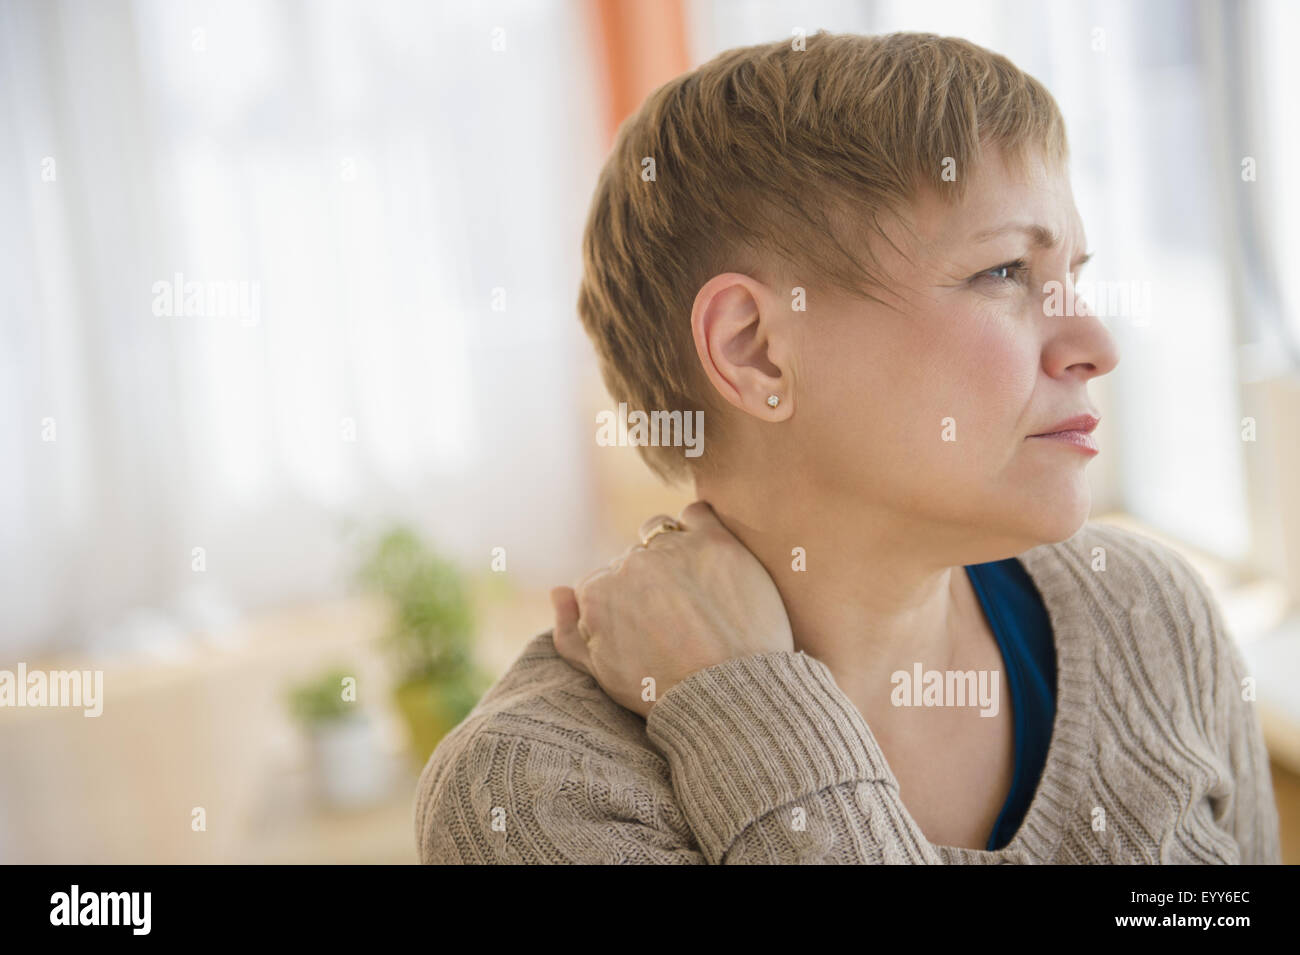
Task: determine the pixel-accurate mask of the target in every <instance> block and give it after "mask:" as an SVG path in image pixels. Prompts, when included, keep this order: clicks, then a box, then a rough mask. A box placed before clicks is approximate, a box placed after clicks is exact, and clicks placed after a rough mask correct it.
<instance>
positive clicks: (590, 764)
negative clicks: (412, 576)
mask: <svg viewBox="0 0 1300 955" xmlns="http://www.w3.org/2000/svg"><path fill="white" fill-rule="evenodd" d="M668 773H669V770H668V767H667V764H666V763H665V762H664V760H663V758H662V757H661V756H660V755H659V753H658V752H657V751H656V750H655V749H654V748H653V747H652V745H651V743H650V741H649V739H648V737H647V736H646V733H645V720H644V719H642V718H641V717H640V716H638V715H636V714H635V713H632V712H630V711H629V710H627V709H625V708H623V707H622V706H619V705H618V704H617V703H615V702H614V701H613V700H612V699H610V698H609V697H608V696H607V695H606V694H605V693H604V691H603V690H601V689H600V687H599V685H598V684H597V683H596V681H595V680H593V679H592V678H591V677H589V676H588V675H587V674H585V673H583V672H581V671H579V670H577V669H575V668H574V667H573V666H571V665H570V664H569V663H568V662H567V661H565V660H564V658H563V657H561V656H560V655H559V654H558V653H557V652H556V650H555V644H554V642H553V640H552V633H551V631H549V630H548V631H546V632H545V633H541V634H538V635H537V636H535V637H533V638H532V639H531V640H530V641H529V642H528V644H527V645H526V646H525V647H524V649H523V650H522V651H521V652H520V654H519V656H518V657H517V658H516V659H515V661H514V662H513V663H512V664H511V665H510V667H509V668H508V669H507V671H506V672H505V673H504V674H503V675H502V676H501V678H500V679H498V680H497V682H496V683H494V684H493V685H492V687H491V688H490V689H489V690H488V691H487V693H485V694H484V696H483V698H482V699H481V700H480V701H479V703H478V704H477V705H476V706H475V707H474V709H473V710H472V711H471V712H470V714H469V715H468V716H467V717H466V718H465V719H464V720H463V721H462V722H461V723H459V724H458V725H457V726H456V727H455V728H454V729H452V730H451V731H450V732H449V733H448V734H447V735H446V736H445V737H443V739H442V741H441V742H439V744H438V746H437V748H436V749H435V750H434V752H433V754H432V755H431V756H430V757H429V760H428V762H427V763H426V764H425V766H424V770H423V771H422V773H421V774H420V779H419V783H418V785H417V789H416V806H415V824H416V836H417V839H418V840H419V845H420V851H421V858H422V859H426V860H427V859H430V858H446V857H448V856H449V854H450V853H451V852H452V849H451V841H454V842H455V843H456V845H455V850H456V851H457V852H459V853H460V854H461V855H464V853H465V852H466V849H465V846H466V845H468V844H471V843H472V844H474V845H478V846H488V845H491V844H492V843H493V842H494V841H495V840H491V839H486V838H484V836H483V833H484V832H485V831H486V830H488V829H490V828H491V826H492V824H493V817H494V815H500V816H501V817H502V819H505V818H507V817H509V818H511V819H513V820H518V819H519V818H520V817H521V816H528V815H531V814H533V813H536V812H539V811H541V808H542V807H543V806H545V807H547V811H548V812H550V813H552V814H553V815H561V814H565V813H567V812H568V810H565V809H563V808H562V804H568V805H570V806H571V809H572V813H573V814H574V817H575V818H576V817H578V816H582V815H586V814H593V815H594V814H597V812H598V811H600V810H602V809H604V808H609V807H602V806H600V805H597V803H600V802H601V801H602V800H603V801H607V802H608V801H612V802H619V801H627V802H629V803H636V804H645V805H656V806H662V804H663V797H665V796H667V795H668V794H669V793H670V792H671V786H670V781H669V775H668ZM638 794H640V795H638ZM641 797H648V798H641ZM449 840H450V841H449ZM444 843H447V844H445V845H444Z"/></svg>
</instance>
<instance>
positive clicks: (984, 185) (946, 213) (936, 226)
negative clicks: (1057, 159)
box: [911, 149, 1083, 250]
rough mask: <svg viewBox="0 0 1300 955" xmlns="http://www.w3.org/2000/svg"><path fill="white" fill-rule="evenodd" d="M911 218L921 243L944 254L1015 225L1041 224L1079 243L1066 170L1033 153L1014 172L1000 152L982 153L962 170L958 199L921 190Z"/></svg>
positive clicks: (1079, 229)
mask: <svg viewBox="0 0 1300 955" xmlns="http://www.w3.org/2000/svg"><path fill="white" fill-rule="evenodd" d="M958 175H961V170H958ZM911 218H912V227H913V228H914V229H915V230H916V232H917V235H918V238H920V239H921V240H922V242H923V243H924V244H926V245H931V246H934V247H936V248H941V249H946V250H952V249H954V248H957V247H961V246H974V245H976V244H978V243H980V242H981V241H983V242H988V241H991V238H990V236H989V235H988V233H990V232H991V231H992V230H995V229H998V228H1000V227H1002V226H1005V225H1008V224H1017V223H1019V224H1026V225H1029V224H1033V225H1041V226H1043V227H1044V228H1046V229H1047V230H1048V232H1050V233H1052V234H1053V235H1054V236H1055V237H1058V238H1060V239H1062V240H1066V241H1069V240H1074V241H1078V242H1082V241H1083V222H1082V220H1081V218H1080V217H1079V212H1078V210H1077V209H1076V208H1075V204H1074V194H1073V191H1072V190H1071V188H1070V177H1069V172H1068V170H1067V169H1065V168H1064V166H1063V165H1059V164H1052V165H1049V164H1047V163H1045V162H1044V160H1043V159H1042V157H1041V156H1039V155H1037V154H1031V155H1030V156H1028V157H1027V158H1026V160H1025V162H1024V164H1023V168H1020V167H1018V166H1016V165H1015V164H1008V163H1007V162H1005V161H1004V159H1003V156H1002V154H1001V152H1000V151H998V150H996V149H987V150H986V151H985V152H984V155H983V157H982V159H981V161H980V162H979V163H978V164H976V165H975V166H974V167H973V168H971V169H969V170H967V182H966V193H965V195H964V196H963V197H962V199H961V201H959V202H949V201H945V200H944V198H943V196H942V194H941V193H940V192H938V191H937V190H936V189H934V188H927V189H925V190H922V192H921V194H920V195H919V196H918V197H917V200H916V201H915V202H914V203H913V205H912V214H911Z"/></svg>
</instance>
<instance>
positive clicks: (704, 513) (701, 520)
mask: <svg viewBox="0 0 1300 955" xmlns="http://www.w3.org/2000/svg"><path fill="white" fill-rule="evenodd" d="M677 519H678V520H679V521H681V522H682V523H683V524H685V525H686V529H687V530H688V531H702V530H709V529H714V528H720V527H722V522H721V521H720V520H718V515H717V514H715V513H714V512H713V505H711V504H710V503H709V502H708V501H692V502H691V503H690V504H687V505H686V506H685V507H684V508H682V513H681V514H680V515H679V516H678V518H677Z"/></svg>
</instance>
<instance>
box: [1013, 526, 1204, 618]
mask: <svg viewBox="0 0 1300 955" xmlns="http://www.w3.org/2000/svg"><path fill="white" fill-rule="evenodd" d="M1021 560H1022V561H1024V562H1025V564H1026V566H1028V567H1030V569H1031V570H1032V571H1035V573H1034V577H1035V580H1036V581H1038V580H1040V579H1041V581H1042V583H1043V585H1044V586H1046V587H1048V588H1084V589H1086V590H1088V591H1090V596H1091V597H1092V598H1093V599H1094V601H1096V602H1100V603H1103V604H1105V605H1106V606H1108V607H1110V608H1112V609H1114V610H1119V611H1130V612H1137V613H1139V614H1140V615H1142V616H1145V614H1146V613H1148V612H1151V613H1155V614H1157V615H1158V616H1160V615H1169V616H1172V617H1173V618H1179V617H1181V616H1183V614H1180V613H1178V612H1177V611H1179V610H1183V611H1186V614H1188V615H1190V616H1191V617H1196V618H1199V617H1202V616H1204V615H1205V614H1206V613H1207V612H1208V611H1209V610H1212V609H1217V606H1216V605H1215V604H1214V595H1213V592H1212V591H1211V589H1210V587H1209V585H1208V584H1207V583H1206V582H1205V579H1204V577H1202V576H1201V574H1200V572H1199V571H1197V570H1196V569H1195V568H1194V567H1193V566H1192V565H1191V563H1190V562H1189V561H1188V560H1187V558H1186V557H1184V556H1183V555H1182V554H1180V553H1179V552H1178V551H1176V550H1174V549H1173V548H1172V547H1170V546H1169V545H1167V544H1164V543H1162V542H1161V541H1158V540H1156V539H1155V538H1153V537H1149V536H1147V535H1146V534H1142V533H1140V532H1138V531H1134V530H1129V529H1128V528H1124V527H1119V526H1117V525H1114V524H1106V523H1103V522H1100V521H1088V522H1087V523H1085V524H1084V526H1083V527H1081V528H1080V529H1079V530H1078V531H1077V532H1076V533H1075V534H1074V535H1073V536H1072V537H1070V538H1069V539H1068V540H1065V541H1061V542H1059V543H1054V544H1044V545H1042V546H1040V547H1036V548H1034V549H1033V550H1030V551H1028V552H1026V553H1025V554H1023V555H1021ZM1141 622H1146V621H1145V620H1144V621H1141ZM1171 622H1180V623H1181V622H1188V621H1185V620H1180V619H1175V620H1173V621H1171ZM1197 622H1198V623H1200V624H1202V625H1204V624H1209V623H1212V622H1213V621H1210V620H1208V619H1201V620H1198V621H1197Z"/></svg>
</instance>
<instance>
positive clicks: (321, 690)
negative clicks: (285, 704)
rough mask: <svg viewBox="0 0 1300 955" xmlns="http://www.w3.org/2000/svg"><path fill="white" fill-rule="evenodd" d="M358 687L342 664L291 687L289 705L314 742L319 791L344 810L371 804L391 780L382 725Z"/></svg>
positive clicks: (314, 770) (327, 800) (380, 795)
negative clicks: (363, 703)
mask: <svg viewBox="0 0 1300 955" xmlns="http://www.w3.org/2000/svg"><path fill="white" fill-rule="evenodd" d="M352 672H355V671H352ZM355 686H356V684H355V681H354V680H353V678H352V677H351V676H350V675H349V673H348V672H347V671H346V670H345V669H344V668H342V667H336V668H335V669H332V670H330V671H329V672H327V673H324V674H322V675H321V676H319V677H317V678H315V679H312V680H308V681H305V682H303V683H299V684H297V685H295V686H293V687H291V688H290V690H289V709H290V711H291V712H292V713H293V715H294V717H295V718H296V719H297V720H298V722H299V724H300V725H301V726H302V727H303V729H304V730H305V731H306V733H307V736H308V739H309V740H310V745H311V750H312V775H313V779H314V783H315V787H316V792H317V795H318V796H319V797H320V798H321V799H322V800H323V801H324V802H325V803H327V804H328V805H331V806H334V807H336V808H342V809H351V808H356V807H358V806H367V805H371V804H372V803H374V802H376V801H377V800H379V799H380V798H381V797H382V796H383V794H384V792H385V790H386V787H387V783H388V777H387V774H386V772H385V768H386V767H385V764H384V761H383V758H382V754H381V752H380V747H379V745H378V740H377V733H376V727H375V725H374V723H373V721H372V720H371V719H370V716H369V714H368V713H366V712H365V711H364V710H363V709H360V708H359V707H358V706H357V703H356V702H355V693H354V692H350V691H349V688H351V689H352V690H355Z"/></svg>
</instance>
